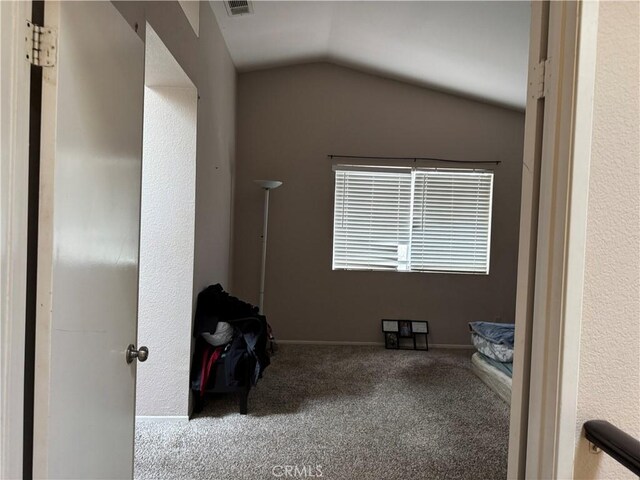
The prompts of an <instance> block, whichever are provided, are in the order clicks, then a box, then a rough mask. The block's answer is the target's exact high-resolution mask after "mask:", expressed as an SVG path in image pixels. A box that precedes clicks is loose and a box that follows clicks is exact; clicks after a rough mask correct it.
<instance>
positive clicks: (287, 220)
mask: <svg viewBox="0 0 640 480" xmlns="http://www.w3.org/2000/svg"><path fill="white" fill-rule="evenodd" d="M237 115H238V152H237V154H238V163H237V176H236V191H237V193H236V196H235V200H236V203H235V213H236V215H235V224H234V225H235V226H234V270H233V276H234V281H233V293H234V294H236V295H240V296H242V297H243V298H246V299H248V300H249V301H252V302H257V300H258V285H259V269H260V251H261V246H260V245H261V244H260V231H261V227H262V202H263V194H262V191H261V190H260V189H259V188H257V187H256V186H255V185H254V184H253V180H254V179H260V178H267V179H277V180H283V181H284V185H283V186H282V187H280V188H278V189H277V190H274V191H273V193H272V195H271V204H270V212H269V215H270V224H269V245H268V249H269V252H268V259H267V286H266V295H265V311H266V313H267V316H268V318H269V321H270V322H271V324H272V325H273V327H274V329H275V334H276V336H277V337H278V338H280V339H286V340H324V341H363V342H368V341H381V340H382V337H381V334H380V319H381V318H383V317H386V318H413V319H427V320H429V322H430V328H431V336H430V340H431V341H432V342H434V343H441V344H469V342H470V340H469V333H468V329H467V326H466V323H467V322H469V321H472V320H494V319H495V318H496V317H500V318H501V319H502V321H505V322H512V321H513V316H514V310H515V285H516V268H517V265H516V264H517V250H518V228H519V214H520V183H521V170H522V167H521V165H522V146H523V123H524V115H523V114H522V113H521V112H517V111H512V110H507V109H503V108H499V107H495V106H491V105H487V104H483V103H479V102H474V101H470V100H466V99H462V98H458V97H455V96H451V95H446V94H443V93H439V92H434V91H430V90H427V89H423V88H419V87H415V86H411V85H407V84H404V83H401V82H397V81H393V80H388V79H383V78H379V77H376V76H372V75H367V74H363V73H358V72H355V71H353V70H350V69H347V68H342V67H338V66H334V65H330V64H323V63H320V64H311V65H302V66H295V67H286V68H277V69H272V70H265V71H260V72H254V73H246V74H241V75H240V76H239V83H238V113H237ZM329 153H334V154H369V155H390V156H434V157H443V158H452V159H469V160H501V161H502V162H503V163H502V165H500V166H498V167H497V168H496V170H495V172H496V176H495V190H494V208H493V235H492V240H491V266H490V270H491V271H490V275H488V276H484V275H455V274H426V273H396V272H355V271H332V270H331V256H332V235H333V192H334V175H333V172H332V169H331V161H330V160H329V159H328V158H327V154H329Z"/></svg>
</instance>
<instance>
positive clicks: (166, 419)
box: [136, 415, 189, 423]
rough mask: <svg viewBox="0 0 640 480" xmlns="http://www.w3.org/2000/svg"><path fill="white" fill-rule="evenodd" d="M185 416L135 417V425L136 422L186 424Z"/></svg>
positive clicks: (187, 419) (186, 418)
mask: <svg viewBox="0 0 640 480" xmlns="http://www.w3.org/2000/svg"><path fill="white" fill-rule="evenodd" d="M188 421H189V417H188V416H187V415H136V423H138V422H172V423H174V422H180V423H181V422H188Z"/></svg>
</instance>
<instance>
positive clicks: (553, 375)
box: [508, 2, 598, 479]
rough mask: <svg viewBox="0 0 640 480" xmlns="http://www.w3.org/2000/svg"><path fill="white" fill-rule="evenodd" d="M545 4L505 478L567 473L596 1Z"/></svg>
mask: <svg viewBox="0 0 640 480" xmlns="http://www.w3.org/2000/svg"><path fill="white" fill-rule="evenodd" d="M544 5H547V6H548V9H549V15H548V18H545V17H546V16H545V15H544V14H542V15H541V13H542V10H541V9H542V8H543V7H542V6H541V4H534V6H533V13H534V16H532V18H534V19H535V20H534V21H532V25H533V27H534V28H535V27H536V26H542V27H543V28H542V29H541V35H539V36H538V38H537V39H535V40H536V41H537V42H538V47H539V49H540V54H541V56H540V58H534V56H533V55H532V56H531V57H530V59H529V62H530V66H531V65H532V63H536V64H537V63H538V62H540V61H543V60H545V59H546V62H545V66H546V68H545V70H546V71H545V86H544V100H543V101H538V100H535V99H533V98H529V103H528V104H527V126H526V129H527V133H526V139H525V170H528V172H523V201H522V202H523V215H525V214H527V215H529V217H531V218H523V219H522V221H523V225H525V226H526V227H527V228H522V226H521V253H522V252H529V255H528V257H529V258H528V259H526V258H524V255H521V258H520V264H519V272H518V301H517V310H516V348H515V352H516V358H515V361H514V379H515V380H516V381H514V391H513V394H514V401H513V403H512V423H511V437H510V453H509V472H508V478H527V479H537V478H572V477H573V463H574V448H575V445H574V442H575V420H576V402H577V387H578V385H577V380H578V371H577V369H578V360H579V358H578V356H579V343H580V335H579V334H580V322H581V310H582V287H583V275H584V265H583V258H584V249H585V230H586V210H587V202H586V199H587V194H588V173H589V152H590V148H591V112H592V108H593V91H594V84H595V82H594V67H595V61H594V60H595V42H596V34H597V8H598V7H597V4H593V5H591V4H589V2H549V3H547V2H545V3H544ZM535 21H537V22H539V25H536V24H535ZM545 25H548V35H547V34H546V32H545V31H544V30H545V29H544V26H545ZM533 41H534V32H532V42H533ZM543 45H548V47H547V48H546V49H547V51H546V55H544V53H545V52H544V48H542V46H543ZM532 52H533V50H532ZM541 108H543V109H544V110H543V111H542V110H541ZM530 118H531V120H534V121H532V122H529V119H530ZM540 135H541V137H540ZM540 139H541V142H540ZM540 145H541V147H539V146H540ZM528 154H531V156H530V157H528V156H527V155H528ZM528 161H532V163H528ZM538 172H539V178H540V184H539V192H538V191H537V190H536V187H535V177H536V176H537V175H538ZM527 203H530V204H531V205H529V207H531V208H528V211H526V210H525V204H527ZM536 212H537V213H536ZM525 236H526V238H524V240H523V237H525ZM523 241H524V244H525V246H526V244H529V248H525V249H523ZM534 252H535V255H533V253H534ZM523 264H526V265H525V266H526V267H527V268H526V269H524V270H523V269H522V266H523ZM527 265H528V266H527ZM529 348H530V352H531V356H530V365H527V363H528V361H529V359H528V358H527V355H528V349H529Z"/></svg>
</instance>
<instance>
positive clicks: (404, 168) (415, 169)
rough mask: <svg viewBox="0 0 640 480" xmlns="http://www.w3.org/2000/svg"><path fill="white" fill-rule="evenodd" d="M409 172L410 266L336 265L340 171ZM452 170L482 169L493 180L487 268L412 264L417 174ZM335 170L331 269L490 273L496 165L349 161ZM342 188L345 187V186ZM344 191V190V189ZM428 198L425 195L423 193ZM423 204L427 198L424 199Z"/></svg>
mask: <svg viewBox="0 0 640 480" xmlns="http://www.w3.org/2000/svg"><path fill="white" fill-rule="evenodd" d="M341 171H342V172H363V171H364V172H366V171H371V172H397V173H401V172H406V173H407V174H408V175H409V176H410V178H411V180H410V182H411V185H410V208H409V213H408V222H409V234H408V244H407V250H408V252H407V255H408V259H407V262H406V267H407V268H406V269H404V268H400V267H401V265H400V264H398V265H397V266H396V268H395V269H394V268H376V266H368V267H364V266H363V267H358V266H344V267H343V266H336V238H337V234H336V232H337V221H338V216H337V207H338V204H339V202H345V201H346V200H345V198H344V197H342V198H339V197H338V173H339V172H341ZM429 171H433V172H450V173H468V174H473V173H480V174H488V175H489V176H490V180H489V192H488V205H487V206H486V209H487V214H488V218H487V220H486V237H487V239H486V262H485V265H486V269H484V270H482V271H480V270H472V269H471V268H472V267H469V268H468V269H455V265H452V264H451V263H449V264H448V265H446V266H445V267H443V268H442V269H414V268H412V263H413V262H412V250H413V236H414V221H415V213H414V212H415V206H416V200H417V199H416V198H415V195H416V192H415V190H416V176H417V173H419V172H429ZM333 172H334V203H333V218H332V242H331V253H332V260H331V269H332V271H354V272H358V271H361V272H393V273H427V274H429V273H437V274H452V275H483V276H488V275H489V274H490V270H491V244H492V241H491V236H492V226H493V194H494V183H495V171H494V170H493V169H487V168H482V169H478V168H468V167H467V168H462V167H446V168H442V167H419V166H409V165H397V166H396V165H394V166H392V165H349V164H335V165H333ZM342 188H345V187H344V186H343V187H342ZM342 194H343V195H344V193H342ZM423 198H424V197H423ZM420 204H423V202H420Z"/></svg>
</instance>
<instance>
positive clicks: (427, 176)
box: [333, 165, 493, 274]
mask: <svg viewBox="0 0 640 480" xmlns="http://www.w3.org/2000/svg"><path fill="white" fill-rule="evenodd" d="M334 169H335V176H336V189H335V207H334V225H333V269H334V270H391V271H411V272H453V273H476V274H488V273H489V250H490V239H491V200H492V194H493V172H491V171H486V170H466V169H440V168H409V167H365V166H352V165H337V166H335V167H334Z"/></svg>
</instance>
